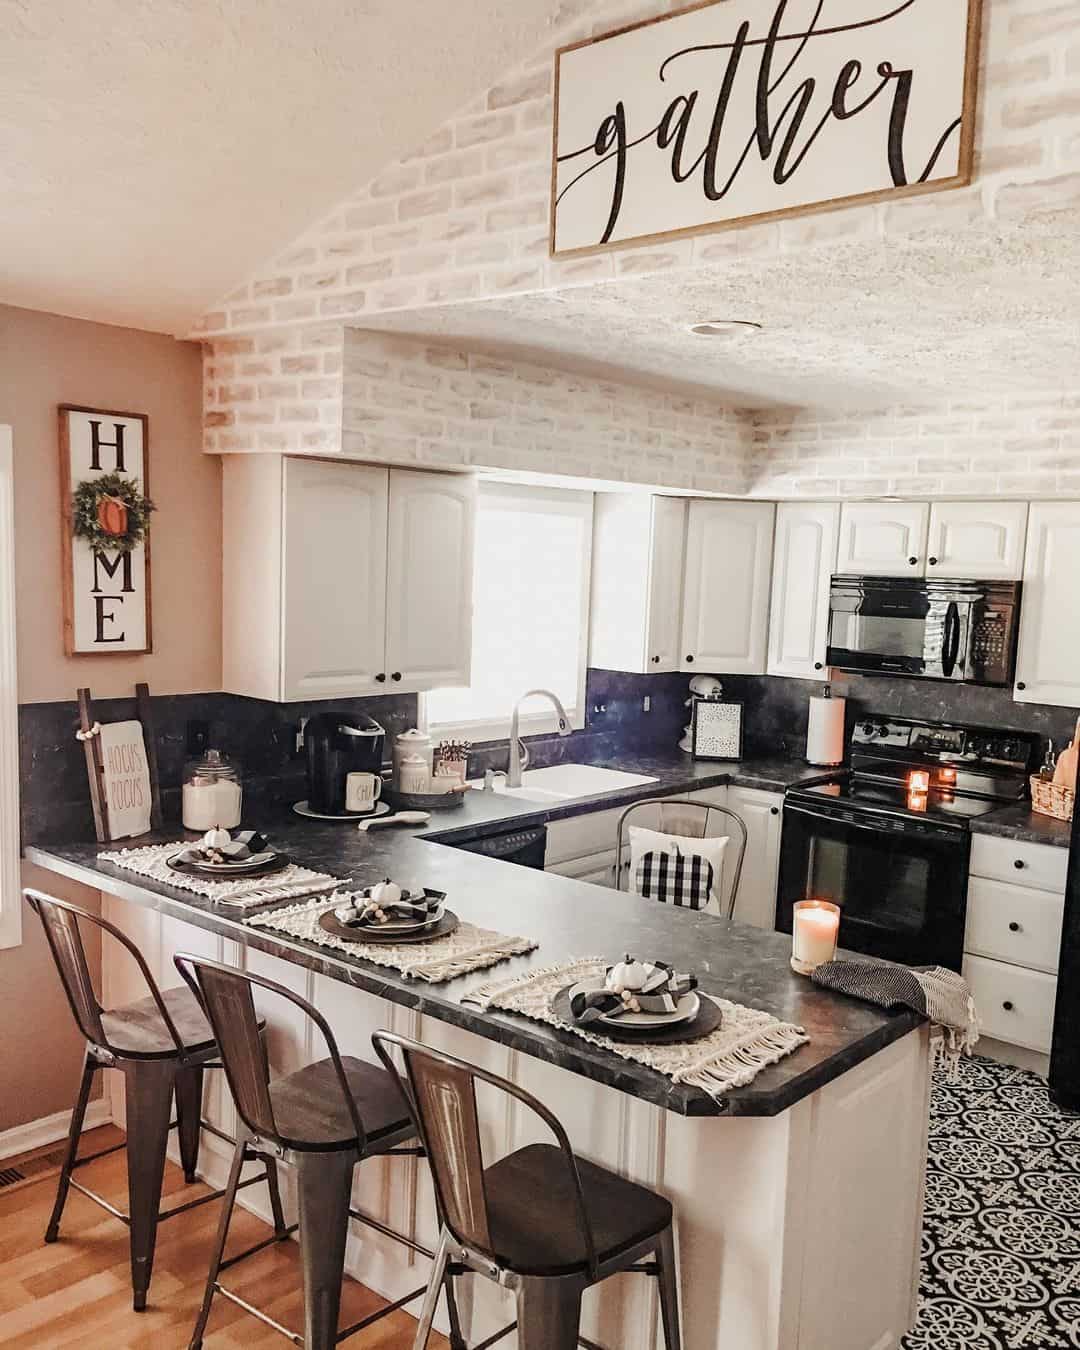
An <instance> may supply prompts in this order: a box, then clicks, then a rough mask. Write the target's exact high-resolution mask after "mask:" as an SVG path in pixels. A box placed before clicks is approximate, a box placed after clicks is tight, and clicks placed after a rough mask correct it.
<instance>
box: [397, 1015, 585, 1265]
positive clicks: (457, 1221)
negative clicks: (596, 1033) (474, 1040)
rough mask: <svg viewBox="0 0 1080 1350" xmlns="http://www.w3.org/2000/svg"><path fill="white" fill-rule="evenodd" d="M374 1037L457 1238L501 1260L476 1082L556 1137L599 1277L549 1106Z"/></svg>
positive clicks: (562, 1137)
mask: <svg viewBox="0 0 1080 1350" xmlns="http://www.w3.org/2000/svg"><path fill="white" fill-rule="evenodd" d="M372 1040H373V1042H374V1045H375V1049H376V1051H377V1052H378V1054H379V1058H380V1059H381V1060H382V1061H383V1063H384V1064H385V1065H386V1067H387V1069H388V1070H389V1071H390V1072H391V1073H392V1074H393V1075H394V1077H395V1078H396V1079H397V1080H398V1082H399V1083H401V1086H402V1090H403V1092H404V1094H405V1097H406V1099H407V1100H408V1102H409V1108H410V1110H411V1112H412V1116H413V1124H414V1125H415V1127H416V1132H417V1135H418V1136H419V1138H420V1141H421V1143H422V1144H423V1146H424V1150H425V1152H426V1153H427V1156H428V1162H429V1164H430V1167H431V1174H432V1179H433V1181H434V1183H435V1195H436V1200H437V1203H438V1208H439V1214H440V1216H441V1218H442V1220H443V1222H444V1223H445V1224H446V1225H447V1227H448V1228H449V1229H450V1232H451V1233H452V1234H453V1236H454V1238H455V1239H456V1240H457V1241H458V1242H459V1243H461V1244H462V1246H464V1247H468V1248H471V1249H472V1250H473V1251H479V1252H480V1253H481V1254H482V1255H484V1256H488V1257H490V1258H492V1259H493V1260H494V1261H495V1262H497V1263H499V1264H503V1263H504V1257H503V1255H502V1254H501V1253H500V1252H499V1251H498V1249H497V1243H496V1242H495V1240H493V1237H492V1225H491V1222H490V1215H489V1212H488V1205H487V1196H486V1194H485V1190H484V1159H483V1146H482V1144H481V1139H480V1125H479V1120H478V1116H477V1110H476V1084H477V1082H478V1081H479V1082H482V1083H487V1084H489V1085H490V1086H492V1087H494V1088H497V1089H499V1090H500V1091H502V1092H505V1093H507V1094H508V1095H509V1096H511V1097H515V1098H516V1099H517V1100H518V1101H520V1102H522V1103H524V1105H525V1106H527V1107H528V1108H529V1109H530V1110H531V1111H533V1112H534V1113H535V1114H536V1115H537V1116H539V1117H540V1119H541V1120H542V1121H543V1122H544V1124H545V1125H546V1126H547V1127H548V1129H549V1130H550V1131H551V1133H552V1134H553V1135H554V1137H555V1142H556V1143H557V1145H558V1147H559V1149H560V1150H561V1152H562V1155H563V1162H564V1164H565V1166H566V1169H567V1172H568V1174H569V1177H570V1181H571V1190H572V1193H573V1195H574V1197H575V1204H576V1211H577V1213H576V1215H575V1217H576V1219H577V1229H578V1235H579V1238H580V1244H581V1251H582V1253H583V1255H584V1258H585V1262H586V1264H587V1266H588V1269H589V1274H590V1277H591V1278H592V1279H594V1280H595V1279H596V1278H597V1259H596V1244H595V1241H594V1238H593V1233H592V1228H591V1225H590V1224H589V1219H588V1216H587V1213H586V1210H585V1197H584V1194H583V1192H582V1187H581V1177H580V1174H579V1172H578V1166H577V1160H576V1159H575V1157H574V1151H573V1149H572V1148H571V1147H570V1140H569V1138H568V1137H567V1135H566V1131H565V1130H564V1129H563V1127H562V1125H561V1124H560V1123H559V1121H558V1119H557V1118H556V1117H555V1116H553V1115H552V1113H551V1112H550V1111H549V1110H548V1109H547V1107H546V1106H544V1104H543V1103H542V1102H540V1101H538V1100H537V1098H535V1097H533V1096H532V1095H531V1094H530V1093H528V1092H525V1091H524V1090H523V1089H522V1088H519V1087H517V1086H516V1085H515V1084H514V1083H510V1082H508V1081H507V1080H506V1079H504V1078H499V1077H498V1076H497V1075H495V1074H492V1073H488V1072H487V1071H486V1070H484V1069H479V1068H477V1067H476V1066H475V1065H473V1064H469V1063H468V1062H467V1061H465V1060H462V1059H456V1058H455V1057H454V1056H453V1055H447V1054H445V1053H444V1052H442V1051H441V1050H432V1049H431V1048H430V1047H429V1046H426V1045H420V1044H419V1043H418V1042H417V1041H412V1040H409V1039H407V1038H406V1037H404V1036H398V1035H394V1034H393V1033H391V1032H388V1031H377V1032H375V1034H374V1036H373V1037H372ZM392 1046H393V1047H396V1048H397V1049H398V1050H399V1051H400V1052H401V1054H402V1057H403V1060H404V1063H405V1081H404V1082H402V1079H401V1074H400V1073H399V1071H398V1068H397V1065H396V1064H395V1063H394V1059H393V1057H392V1055H391V1052H390V1047H392Z"/></svg>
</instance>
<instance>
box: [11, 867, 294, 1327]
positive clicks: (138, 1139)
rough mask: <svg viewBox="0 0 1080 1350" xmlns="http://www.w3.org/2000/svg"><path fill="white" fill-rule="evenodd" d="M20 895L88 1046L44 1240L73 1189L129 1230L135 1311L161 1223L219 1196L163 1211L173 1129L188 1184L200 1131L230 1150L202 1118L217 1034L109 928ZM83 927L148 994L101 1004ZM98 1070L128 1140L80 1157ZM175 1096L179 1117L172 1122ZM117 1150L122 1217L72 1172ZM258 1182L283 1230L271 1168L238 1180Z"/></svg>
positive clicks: (34, 895)
mask: <svg viewBox="0 0 1080 1350" xmlns="http://www.w3.org/2000/svg"><path fill="white" fill-rule="evenodd" d="M23 896H24V898H25V899H26V901H27V903H28V904H29V905H30V907H31V909H32V910H33V911H34V913H35V914H37V916H38V918H39V919H40V920H41V922H42V925H43V927H44V929H45V937H46V939H47V941H48V944H49V949H50V951H51V953H52V957H53V960H54V962H55V964H56V969H57V971H58V973H59V976H60V982H61V984H62V985H63V988H64V992H65V994H66V995H67V1000H68V1005H69V1006H70V1008H71V1013H72V1016H73V1017H74V1019H75V1023H76V1025H77V1026H78V1028H79V1031H80V1032H81V1033H82V1036H83V1038H84V1041H85V1049H84V1054H83V1069H82V1078H81V1080H80V1083H79V1092H78V1096H77V1098H76V1101H75V1107H74V1109H73V1110H72V1113H71V1127H70V1129H69V1132H68V1143H67V1150H66V1152H65V1154H64V1162H63V1165H62V1167H61V1169H60V1180H59V1183H58V1185H57V1188H56V1202H55V1204H54V1205H53V1211H52V1217H51V1218H50V1219H49V1225H48V1228H47V1229H46V1231H45V1241H46V1242H55V1241H56V1240H57V1239H58V1237H59V1235H60V1221H61V1219H62V1217H63V1213H64V1206H65V1204H66V1203H67V1198H68V1193H69V1191H70V1189H71V1187H74V1188H75V1189H76V1190H77V1191H79V1192H80V1193H81V1194H83V1195H85V1196H86V1197H87V1198H88V1199H90V1200H93V1201H94V1202H95V1204H98V1205H100V1206H101V1207H102V1208H103V1209H105V1210H107V1211H108V1213H110V1214H111V1215H112V1216H113V1217H114V1218H116V1219H119V1220H121V1222H123V1223H125V1224H127V1225H128V1228H129V1229H130V1234H131V1242H130V1245H131V1287H132V1301H133V1305H134V1308H135V1311H136V1312H142V1311H143V1310H144V1309H145V1307H146V1299H147V1293H148V1291H149V1288H150V1277H151V1274H152V1273H153V1266H154V1249H155V1246H156V1243H157V1226H158V1223H159V1222H161V1221H162V1220H164V1219H171V1218H173V1217H174V1216H175V1215H177V1214H184V1213H186V1212H187V1211H188V1210H191V1209H195V1208H197V1207H198V1206H199V1205H205V1204H207V1203H209V1201H211V1200H217V1199H220V1198H221V1196H223V1195H224V1193H225V1192H224V1191H211V1192H210V1193H209V1194H208V1195H204V1196H199V1197H197V1198H196V1199H194V1200H189V1201H188V1202H186V1203H185V1204H181V1205H177V1206H176V1207H175V1208H173V1209H169V1210H164V1211H163V1210H162V1209H161V1187H162V1181H163V1179H164V1173H165V1157H166V1151H167V1147H168V1136H169V1131H170V1130H171V1129H173V1128H175V1129H176V1130H177V1132H178V1144H179V1149H180V1161H181V1166H182V1167H183V1171H184V1179H185V1181H187V1182H189V1183H191V1182H194V1181H195V1180H196V1170H197V1168H198V1162H199V1142H200V1136H201V1131H202V1130H207V1131H209V1132H210V1133H211V1134H214V1135H217V1136H218V1137H219V1138H221V1139H223V1140H226V1141H227V1142H228V1143H230V1144H231V1143H233V1142H234V1141H233V1140H232V1139H231V1138H230V1137H229V1136H228V1135H227V1134H225V1133H223V1132H222V1131H221V1130H219V1129H217V1128H216V1127H215V1126H214V1125H212V1124H210V1122H209V1121H205V1120H202V1119H201V1109H202V1089H203V1073H204V1071H205V1070H206V1069H207V1068H220V1067H221V1066H220V1063H219V1062H218V1059H217V1054H218V1048H217V1044H216V1042H215V1039H214V1033H213V1032H212V1031H211V1029H210V1025H209V1023H208V1022H207V1020H206V1017H205V1016H204V1015H203V1012H202V1009H201V1008H200V1007H199V1004H198V1001H197V1000H196V999H195V998H194V997H193V996H192V994H191V991H190V990H189V989H188V988H187V987H186V986H185V985H180V986H178V987H176V988H173V989H164V990H162V989H160V988H159V987H158V984H157V981H156V980H155V979H154V977H153V975H152V974H151V972H150V968H149V966H148V965H147V963H146V961H145V959H144V958H143V955H142V953H141V952H140V951H139V949H138V947H137V946H136V945H135V944H134V943H133V942H132V941H131V939H130V938H129V937H128V936H127V935H126V934H125V933H123V932H121V931H120V929H119V928H117V927H116V926H115V925H114V924H111V923H109V922H108V921H107V920H106V919H103V918H102V917H101V916H100V915H98V914H92V913H91V912H90V911H89V910H86V909H82V908H81V907H80V906H79V905H75V904H72V903H71V901H70V900H59V899H57V897H56V896H52V895H46V894H45V893H44V892H43V891H39V890H34V889H32V888H29V887H28V888H27V889H26V890H24V891H23ZM81 924H90V925H92V926H93V927H95V928H97V929H98V930H99V931H100V932H101V934H102V936H103V938H104V940H106V941H111V942H116V943H119V945H120V946H121V947H122V948H123V949H124V950H125V951H126V952H127V954H128V955H129V956H130V957H131V959H132V961H133V962H134V963H135V967H136V969H137V970H138V972H139V975H140V978H141V981H142V983H143V985H144V987H145V988H146V991H147V992H146V995H145V997H143V998H141V999H138V1000H137V1001H135V1002H133V1003H129V1004H125V1005H124V1006H123V1007H119V1008H111V1009H107V1008H104V1007H103V1006H102V1005H101V1002H100V1001H99V999H98V996H97V993H96V992H95V989H94V982H93V979H92V977H91V975H90V963H89V961H88V959H87V954H86V947H85V944H84V942H83V935H82V929H81V927H80V925H81ZM102 1069H116V1070H119V1072H121V1073H122V1074H123V1075H124V1105H125V1116H126V1122H125V1124H126V1129H125V1138H124V1140H123V1142H122V1143H120V1144H116V1145H114V1146H113V1147H111V1148H106V1149H101V1150H100V1151H99V1152H97V1153H92V1154H90V1155H89V1156H85V1157H81V1158H80V1157H79V1141H80V1139H81V1137H82V1129H83V1121H84V1120H85V1118H86V1106H87V1103H88V1101H89V1100H90V1090H91V1088H92V1086H93V1081H94V1075H95V1074H96V1073H98V1072H99V1071H100V1070H102ZM174 1097H175V1100H176V1120H175V1121H170V1114H171V1108H172V1102H173V1098H174ZM121 1149H123V1150H125V1151H126V1153H127V1173H128V1212H127V1213H126V1214H125V1213H123V1212H122V1211H121V1210H119V1209H117V1208H116V1206H115V1205H113V1204H111V1203H110V1202H109V1201H108V1200H106V1199H105V1198H104V1196H101V1195H98V1194H97V1192H95V1191H92V1190H90V1189H89V1187H87V1186H84V1185H82V1184H81V1183H80V1182H79V1181H77V1180H76V1179H75V1177H74V1175H73V1174H74V1172H75V1171H76V1169H78V1168H80V1167H85V1166H86V1164H87V1163H91V1162H95V1161H96V1160H97V1159H98V1158H103V1157H105V1156H106V1155H107V1154H110V1153H116V1152H118V1151H119V1150H121ZM264 1179H265V1180H266V1182H267V1184H268V1186H269V1187H270V1200H271V1205H272V1207H273V1211H274V1218H275V1223H276V1224H277V1226H278V1228H279V1230H280V1229H282V1228H283V1227H284V1220H283V1218H282V1215H281V1200H280V1197H279V1194H278V1187H277V1174H276V1173H275V1171H274V1169H273V1167H272V1166H269V1165H268V1166H267V1169H266V1172H265V1174H264V1175H260V1176H255V1177H251V1178H249V1179H248V1180H247V1181H245V1182H244V1183H243V1184H244V1185H245V1186H252V1185H255V1184H256V1183H257V1182H259V1181H262V1180H264Z"/></svg>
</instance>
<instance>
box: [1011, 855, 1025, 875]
mask: <svg viewBox="0 0 1080 1350" xmlns="http://www.w3.org/2000/svg"><path fill="white" fill-rule="evenodd" d="M1013 866H1014V867H1015V868H1016V870H1017V871H1018V872H1022V871H1023V870H1024V868H1025V867H1026V866H1027V863H1026V862H1025V861H1024V860H1023V858H1017V859H1016V861H1015V862H1014V863H1013Z"/></svg>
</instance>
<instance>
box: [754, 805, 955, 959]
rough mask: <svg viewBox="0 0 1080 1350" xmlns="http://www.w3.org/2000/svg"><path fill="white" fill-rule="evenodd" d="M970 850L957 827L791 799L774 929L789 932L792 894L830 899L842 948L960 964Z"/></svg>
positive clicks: (786, 809) (799, 897)
mask: <svg viewBox="0 0 1080 1350" xmlns="http://www.w3.org/2000/svg"><path fill="white" fill-rule="evenodd" d="M970 848H971V836H970V835H969V834H968V832H967V831H966V830H963V829H952V828H949V827H947V826H945V827H937V826H934V825H931V824H929V823H927V822H922V821H918V822H914V821H912V822H909V821H907V820H905V819H902V818H898V817H894V816H881V817H878V818H876V819H875V817H874V816H873V814H872V813H869V812H861V811H860V812H854V811H850V810H847V809H845V808H842V807H841V808H832V807H827V808H821V807H818V806H813V807H809V806H803V805H797V804H795V803H791V802H789V803H787V804H786V805H785V807H784V832H783V842H782V845H781V852H780V882H779V889H778V893H777V905H776V926H777V928H778V929H779V930H780V931H781V932H785V933H790V932H791V930H792V922H793V907H794V905H795V903H796V902H797V901H799V900H831V901H832V902H833V903H834V904H837V905H839V906H840V910H841V916H840V945H841V946H842V947H846V948H848V949H849V950H850V951H855V952H864V953H865V954H866V955H868V956H881V957H886V958H887V959H888V960H890V961H900V962H903V963H904V964H905V965H942V966H948V967H949V968H950V969H952V970H957V971H958V970H959V969H960V966H961V963H962V960H963V955H964V919H965V914H966V909H967V872H968V855H969V852H970Z"/></svg>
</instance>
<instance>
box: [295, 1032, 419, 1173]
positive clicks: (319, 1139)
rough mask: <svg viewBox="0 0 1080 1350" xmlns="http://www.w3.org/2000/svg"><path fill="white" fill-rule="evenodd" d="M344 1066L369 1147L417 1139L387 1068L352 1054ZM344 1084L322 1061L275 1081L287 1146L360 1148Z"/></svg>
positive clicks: (331, 1064)
mask: <svg viewBox="0 0 1080 1350" xmlns="http://www.w3.org/2000/svg"><path fill="white" fill-rule="evenodd" d="M341 1067H342V1068H343V1069H344V1070H345V1081H346V1082H347V1083H348V1086H349V1092H350V1093H351V1095H352V1099H353V1101H354V1102H355V1104H356V1109H357V1111H358V1112H359V1114H360V1119H361V1120H362V1121H363V1122H364V1131H365V1133H366V1135H367V1143H368V1148H369V1149H370V1148H371V1147H372V1145H374V1144H382V1145H388V1144H393V1143H394V1142H396V1141H397V1140H398V1139H402V1140H404V1139H409V1138H411V1137H412V1136H413V1135H414V1133H415V1130H414V1128H413V1123H412V1117H411V1116H410V1115H409V1106H408V1103H407V1102H406V1101H405V1098H404V1097H403V1096H402V1095H401V1089H400V1088H399V1087H398V1085H397V1083H396V1082H395V1081H394V1080H393V1078H392V1077H391V1076H390V1075H389V1074H388V1073H387V1072H386V1070H385V1069H380V1068H379V1066H378V1065H377V1064H365V1063H364V1062H363V1060H360V1059H353V1058H352V1056H351V1055H342V1057H341ZM338 1082H339V1080H338V1076H337V1070H336V1068H335V1067H334V1061H333V1060H332V1059H321V1060H319V1061H318V1063H316V1064H308V1065H307V1066H306V1067H305V1068H303V1069H297V1071H296V1072H295V1073H290V1074H287V1075H285V1076H284V1077H282V1078H277V1079H274V1081H273V1082H271V1083H270V1085H269V1093H270V1104H271V1106H272V1108H273V1112H274V1120H275V1123H276V1125H277V1136H278V1138H279V1139H280V1140H281V1142H282V1143H283V1144H284V1145H285V1146H286V1147H287V1148H291V1149H295V1150H296V1151H297V1152H301V1153H302V1152H305V1151H317V1152H320V1153H324V1152H327V1151H333V1150H336V1149H355V1148H358V1147H359V1146H360V1144H359V1140H358V1139H357V1137H356V1126H355V1124H354V1123H353V1122H354V1119H355V1117H354V1116H353V1114H352V1112H351V1111H350V1110H349V1107H348V1104H347V1103H346V1102H345V1101H344V1100H343V1098H342V1095H341V1091H340V1088H339V1087H338Z"/></svg>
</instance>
